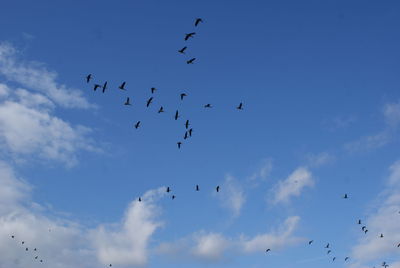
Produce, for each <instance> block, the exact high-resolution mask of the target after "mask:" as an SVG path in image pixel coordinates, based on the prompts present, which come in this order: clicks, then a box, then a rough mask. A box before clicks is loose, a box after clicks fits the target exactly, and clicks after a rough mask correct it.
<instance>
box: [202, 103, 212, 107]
mask: <svg viewBox="0 0 400 268" xmlns="http://www.w3.org/2000/svg"><path fill="white" fill-rule="evenodd" d="M204 108H212V106H211V104H209V103H207V104H206V105H204Z"/></svg>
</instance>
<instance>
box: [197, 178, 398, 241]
mask: <svg viewBox="0 0 400 268" xmlns="http://www.w3.org/2000/svg"><path fill="white" fill-rule="evenodd" d="M196 191H197V192H198V191H200V187H199V185H198V184H197V185H196ZM399 246H400V244H399ZM399 246H397V247H399Z"/></svg>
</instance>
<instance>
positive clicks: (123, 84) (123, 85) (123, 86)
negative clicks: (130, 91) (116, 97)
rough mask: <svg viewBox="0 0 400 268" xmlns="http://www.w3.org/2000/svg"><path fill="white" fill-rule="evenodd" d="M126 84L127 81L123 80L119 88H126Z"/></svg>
mask: <svg viewBox="0 0 400 268" xmlns="http://www.w3.org/2000/svg"><path fill="white" fill-rule="evenodd" d="M125 84H126V82H123V83H122V84H121V85H120V86H119V87H118V88H119V89H121V90H125Z"/></svg>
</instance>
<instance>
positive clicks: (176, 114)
mask: <svg viewBox="0 0 400 268" xmlns="http://www.w3.org/2000/svg"><path fill="white" fill-rule="evenodd" d="M178 117H179V112H178V110H176V112H175V120H178Z"/></svg>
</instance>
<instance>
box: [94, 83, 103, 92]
mask: <svg viewBox="0 0 400 268" xmlns="http://www.w3.org/2000/svg"><path fill="white" fill-rule="evenodd" d="M99 87H101V86H100V85H99V84H94V87H93V90H94V91H96V89H98V88H99Z"/></svg>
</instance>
